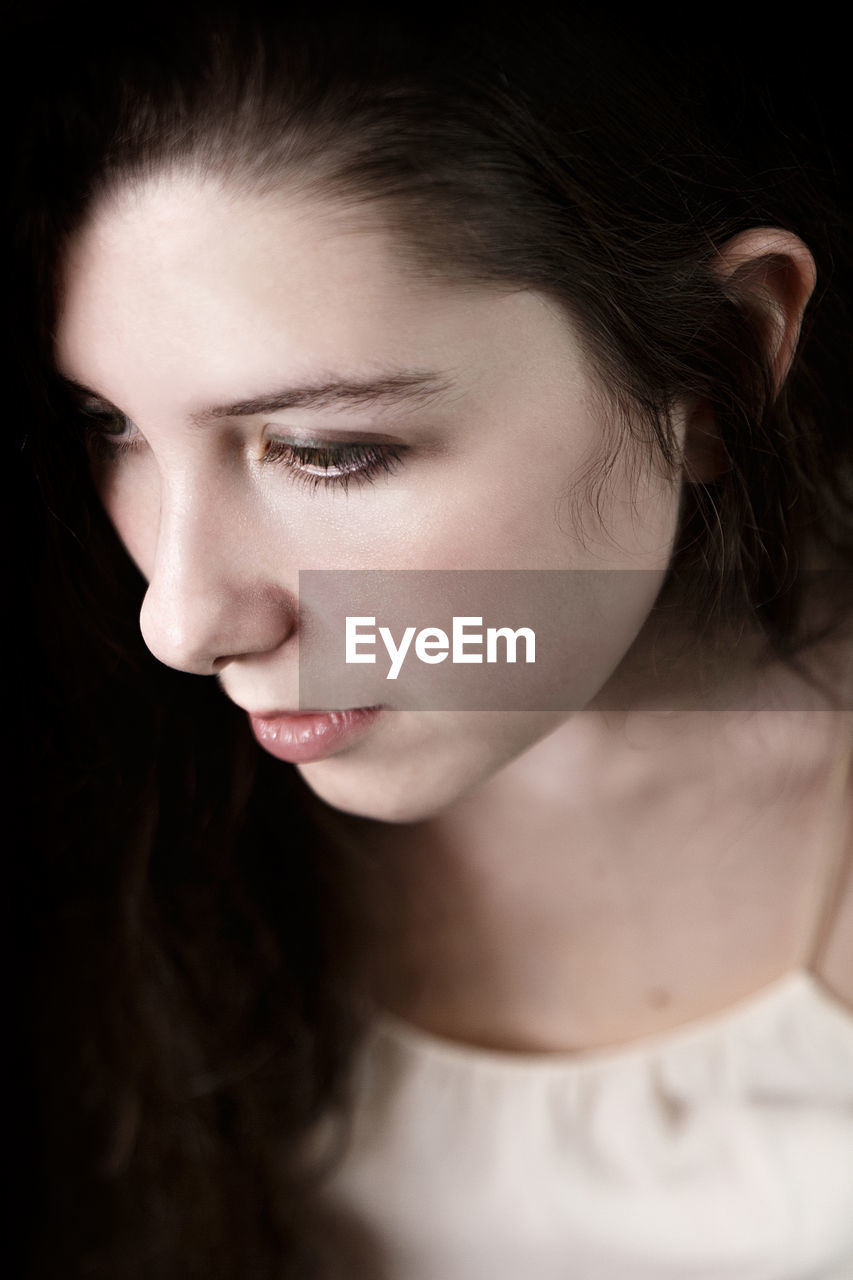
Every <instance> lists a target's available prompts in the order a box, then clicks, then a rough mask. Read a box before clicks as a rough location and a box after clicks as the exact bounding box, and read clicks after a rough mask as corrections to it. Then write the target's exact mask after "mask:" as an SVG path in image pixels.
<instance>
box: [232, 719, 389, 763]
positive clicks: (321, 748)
mask: <svg viewBox="0 0 853 1280" xmlns="http://www.w3.org/2000/svg"><path fill="white" fill-rule="evenodd" d="M383 710H384V708H383V707H382V706H375V707H349V708H347V709H346V710H343V711H264V712H250V713H249V723H250V724H251V726H252V732H253V733H254V735H255V738H256V740H257V741H258V743H259V744H260V745H261V746H262V747H263V748H264V750H265V751H268V752H269V753H270V755H273V756H275V757H276V759H277V760H284V761H286V762H287V763H288V764H309V763H311V762H312V761H314V760H324V759H326V757H327V756H331V755H336V754H337V753H338V752H339V751H343V750H344V749H345V748H346V747H349V746H351V745H353V744H354V743H355V742H356V740H357V739H358V738H360V737H361V736H362V735H363V734H364V733H366V732H367V730H368V729H369V728H370V727H371V726H372V725H373V724H375V723H376V720H377V719H378V717H379V716H380V715H381V713H382V711H383Z"/></svg>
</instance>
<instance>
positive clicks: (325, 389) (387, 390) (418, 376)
mask: <svg viewBox="0 0 853 1280" xmlns="http://www.w3.org/2000/svg"><path fill="white" fill-rule="evenodd" d="M61 376H62V375H61ZM62 381H63V382H64V383H65V384H66V386H67V387H69V388H70V389H71V390H72V391H74V392H76V393H77V394H78V395H84V396H88V397H90V398H91V399H94V400H97V401H99V402H101V403H102V404H104V405H108V406H109V407H110V408H114V407H115V406H113V405H112V404H110V402H109V401H108V400H106V399H105V398H104V397H103V396H100V395H99V394H98V392H97V391H94V390H92V388H91V387H87V386H85V385H83V384H82V383H80V382H76V381H75V380H74V379H73V378H67V377H65V376H62ZM451 386H452V383H451V382H450V380H449V379H447V378H445V377H444V376H442V375H441V374H438V373H436V372H434V371H430V370H418V369H412V370H401V371H399V372H397V373H391V374H385V375H382V376H380V377H375V378H368V379H359V378H341V377H330V378H324V379H323V380H321V381H319V382H312V383H307V384H305V385H302V386H288V387H282V388H280V389H278V390H276V391H271V392H269V393H267V394H264V395H259V396H252V397H251V398H248V399H245V400H235V401H233V402H232V403H230V404H217V405H211V406H210V407H208V408H206V409H201V410H199V411H198V412H197V413H193V414H191V415H190V421H191V422H192V423H193V424H194V425H197V426H202V425H204V424H206V423H209V422H215V421H217V420H218V419H220V418H247V417H255V416H256V415H258V414H265V413H278V412H281V411H282V410H283V409H328V408H337V407H354V408H364V407H371V406H373V405H386V404H404V403H422V404H423V403H427V402H428V401H430V400H432V399H433V398H434V397H436V396H438V395H441V394H443V393H445V392H447V391H449V390H450V389H451Z"/></svg>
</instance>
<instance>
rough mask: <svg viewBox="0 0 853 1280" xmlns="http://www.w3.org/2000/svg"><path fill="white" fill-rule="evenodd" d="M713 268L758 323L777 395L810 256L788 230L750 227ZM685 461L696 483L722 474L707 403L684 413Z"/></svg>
mask: <svg viewBox="0 0 853 1280" xmlns="http://www.w3.org/2000/svg"><path fill="white" fill-rule="evenodd" d="M716 270H717V274H718V276H719V278H720V280H721V282H722V283H723V287H724V289H725V291H726V293H728V294H729V296H730V297H732V298H733V299H735V300H736V301H737V302H738V304H739V305H740V306H742V307H744V308H746V309H747V310H749V311H751V312H752V313H753V315H754V316H755V317H756V319H757V320H758V322H759V325H760V327H761V331H762V334H763V337H764V342H765V345H766V350H767V354H768V356H769V358H770V368H771V369H772V372H773V381H774V384H775V387H776V390H777V391H779V390H780V389H781V387H782V385H783V383H784V381H785V379H786V377H787V376H788V370H789V369H790V367H791V363H792V361H793V359H794V352H795V351H796V349H797V342H798V340H799V336H800V327H801V325H802V320H803V313H804V312H805V309H806V305H807V303H808V300H809V298H810V297H811V295H812V292H813V290H814V287H815V283H816V280H817V271H816V269H815V264H814V259H813V258H812V255H811V254H810V253H809V251H808V249H807V248H806V246H805V245H804V244H803V242H802V240H800V239H799V237H798V236H795V235H794V234H793V232H791V231H783V230H782V229H781V228H780V227H753V228H751V229H750V230H749V231H742V232H741V233H740V234H739V235H736V236H734V237H733V238H732V239H731V240H728V241H727V242H726V243H725V244H724V245H723V247H722V248H721V249H719V250H718V252H717V258H716ZM684 461H685V474H686V478H687V479H688V480H692V481H699V482H700V483H701V482H705V481H708V480H713V479H714V478H715V477H716V476H718V475H720V474H721V473H722V472H723V471H724V470H725V466H726V461H725V456H724V451H723V448H722V445H721V443H720V440H719V435H718V433H717V429H716V424H715V422H714V415H713V411H712V410H711V407H710V405H709V404H708V403H707V401H700V402H699V403H698V404H696V405H694V407H693V408H692V409H691V411H690V412H689V414H688V417H687V429H686V435H685V446H684Z"/></svg>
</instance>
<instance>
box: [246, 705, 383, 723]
mask: <svg viewBox="0 0 853 1280" xmlns="http://www.w3.org/2000/svg"><path fill="white" fill-rule="evenodd" d="M238 705H239V704H238ZM372 709H373V708H369V707H300V708H299V710H297V711H289V710H279V711H250V710H249V708H248V707H244V708H243V710H244V711H245V712H246V713H247V715H250V716H251V717H252V719H253V720H282V719H284V718H285V717H286V716H330V715H332V714H334V713H335V712H337V713H339V714H340V712H342V711H367V710H372Z"/></svg>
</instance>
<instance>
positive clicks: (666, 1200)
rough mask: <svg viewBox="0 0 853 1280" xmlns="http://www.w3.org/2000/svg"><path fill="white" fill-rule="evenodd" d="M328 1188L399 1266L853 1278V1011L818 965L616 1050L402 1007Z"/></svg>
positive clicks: (361, 1078) (395, 1275)
mask: <svg viewBox="0 0 853 1280" xmlns="http://www.w3.org/2000/svg"><path fill="white" fill-rule="evenodd" d="M353 1081H354V1086H355V1092H354V1110H353V1114H352V1131H351V1142H350V1145H349V1148H348V1150H347V1151H346V1154H345V1155H344V1157H343V1159H342V1160H341V1161H340V1162H339V1163H338V1165H337V1167H336V1168H335V1170H334V1171H333V1173H332V1174H331V1175H330V1177H329V1179H328V1181H327V1183H326V1186H325V1190H324V1195H325V1196H326V1197H328V1199H329V1201H330V1202H331V1203H332V1204H340V1205H345V1206H346V1207H347V1208H348V1210H349V1211H350V1212H351V1213H354V1214H355V1215H356V1217H357V1218H358V1219H361V1220H362V1221H363V1222H364V1223H365V1224H366V1225H367V1226H368V1227H369V1228H370V1229H371V1231H372V1233H374V1234H375V1236H376V1238H377V1239H378V1240H379V1242H380V1243H381V1245H382V1247H383V1249H384V1251H385V1254H386V1255H387V1274H388V1277H389V1280H853V1014H851V1013H850V1011H849V1010H848V1009H847V1008H846V1007H845V1006H844V1005H843V1004H842V1003H841V1002H840V1001H838V1000H836V999H835V998H834V997H833V996H832V994H831V993H830V992H829V990H828V988H826V987H824V986H823V985H822V984H821V982H820V980H819V979H818V978H816V977H815V976H814V975H813V974H812V973H811V972H809V971H807V970H805V969H796V970H794V971H792V972H790V973H788V974H787V975H785V977H783V978H781V979H779V980H777V981H775V982H774V983H772V984H770V985H769V986H766V987H763V988H762V989H761V990H760V991H758V992H756V993H753V994H752V995H751V996H749V997H748V998H747V999H744V1000H742V1001H740V1002H738V1004H736V1005H735V1006H733V1007H731V1008H729V1009H727V1010H725V1011H724V1012H722V1013H718V1014H715V1015H713V1016H711V1017H705V1018H702V1019H699V1020H695V1021H692V1022H690V1023H687V1024H684V1025H682V1026H680V1027H678V1028H676V1029H675V1030H674V1031H670V1032H665V1033H662V1034H655V1035H652V1036H646V1037H644V1038H642V1039H640V1040H635V1041H633V1042H631V1043H630V1044H628V1045H626V1046H622V1047H619V1048H616V1049H607V1050H594V1051H582V1052H578V1053H515V1052H505V1051H495V1050H486V1049H481V1048H476V1047H472V1046H468V1045H464V1044H460V1043H456V1042H453V1041H450V1040H445V1039H442V1038H441V1037H438V1036H435V1035H433V1034H431V1033H428V1032H425V1031H421V1030H419V1029H417V1028H415V1027H413V1026H410V1025H409V1024H407V1023H405V1022H402V1021H400V1020H399V1019H397V1018H396V1017H394V1016H392V1015H388V1014H382V1015H380V1016H379V1017H378V1018H377V1019H376V1021H375V1023H374V1024H373V1026H372V1028H371V1031H370V1034H369V1035H368V1038H367V1040H366V1041H365V1043H364V1045H363V1046H362V1050H361V1052H360V1055H359V1057H358V1060H357V1063H356V1071H355V1075H354V1077H353Z"/></svg>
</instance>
